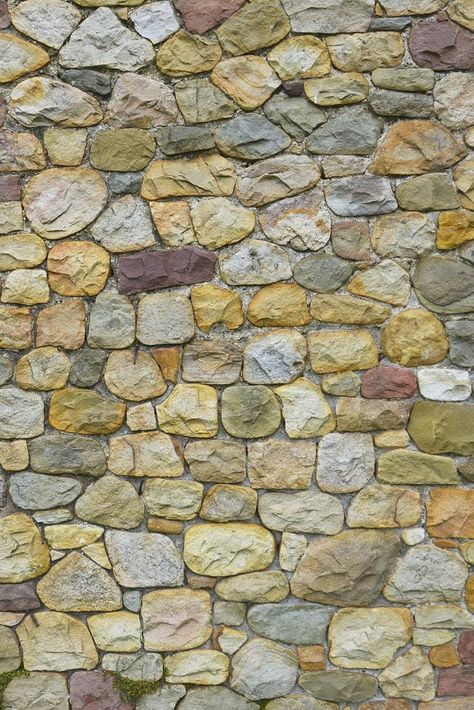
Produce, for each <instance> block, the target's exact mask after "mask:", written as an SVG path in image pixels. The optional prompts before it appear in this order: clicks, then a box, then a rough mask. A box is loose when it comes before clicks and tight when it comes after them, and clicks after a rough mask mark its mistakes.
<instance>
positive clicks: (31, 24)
mask: <svg viewBox="0 0 474 710" xmlns="http://www.w3.org/2000/svg"><path fill="white" fill-rule="evenodd" d="M11 20H12V24H13V26H14V27H15V28H16V29H17V30H18V31H19V32H22V33H23V34H25V35H27V36H28V37H31V38H32V39H34V40H36V41H38V42H41V43H42V44H45V45H46V46H47V47H52V48H54V49H59V48H60V47H61V46H62V45H63V43H64V42H65V41H66V39H67V38H68V37H69V35H70V34H71V32H72V31H73V29H75V27H76V26H77V24H78V23H79V22H80V20H81V15H80V12H79V11H78V10H77V8H75V7H74V6H73V5H68V4H67V3H65V2H62V1H61V0H47V1H46V2H45V3H43V4H42V5H41V6H38V4H37V3H36V2H34V0H26V1H25V2H22V3H20V4H19V5H17V6H16V7H15V8H13V9H12V13H11Z"/></svg>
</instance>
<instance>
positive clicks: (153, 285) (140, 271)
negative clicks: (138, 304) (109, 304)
mask: <svg viewBox="0 0 474 710" xmlns="http://www.w3.org/2000/svg"><path fill="white" fill-rule="evenodd" d="M216 258H217V257H216V255H215V254H213V253H212V252H209V251H206V250H205V249H201V248H200V247H182V249H172V250H171V249H170V250H169V251H149V252H146V253H145V254H132V255H127V256H121V257H119V261H118V268H117V274H118V290H119V291H120V293H138V292H139V291H151V290H154V289H158V288H169V287H170V286H186V285H188V284H197V283H201V282H202V281H210V280H211V279H212V277H213V274H214V263H215V261H216Z"/></svg>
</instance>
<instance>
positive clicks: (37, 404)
mask: <svg viewBox="0 0 474 710" xmlns="http://www.w3.org/2000/svg"><path fill="white" fill-rule="evenodd" d="M43 414H44V405H43V401H42V399H41V397H40V395H39V394H37V393H35V392H25V391H23V390H22V389H20V388H18V387H14V386H12V385H9V386H6V387H2V388H1V389H0V436H1V437H2V438H3V439H16V438H24V439H30V438H33V437H35V436H38V435H39V434H42V433H43V431H44V422H43Z"/></svg>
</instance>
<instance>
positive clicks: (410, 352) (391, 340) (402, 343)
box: [380, 308, 449, 367]
mask: <svg viewBox="0 0 474 710" xmlns="http://www.w3.org/2000/svg"><path fill="white" fill-rule="evenodd" d="M380 344H381V348H382V351H383V353H384V355H386V356H387V357H388V358H389V359H390V360H392V362H399V363H400V364H401V365H403V366H404V367H417V366H418V365H434V364H436V363H437V362H442V361H443V360H444V358H445V357H446V355H447V353H448V349H449V342H448V338H447V336H446V332H445V330H444V326H443V324H442V323H441V321H439V320H438V319H437V318H436V316H434V315H433V314H432V313H430V312H429V311H426V310H424V309H423V308H410V309H408V310H406V311H403V312H401V313H397V314H396V315H395V316H393V318H391V319H390V321H389V322H388V324H387V325H386V327H385V328H384V330H383V331H382V337H381V341H380Z"/></svg>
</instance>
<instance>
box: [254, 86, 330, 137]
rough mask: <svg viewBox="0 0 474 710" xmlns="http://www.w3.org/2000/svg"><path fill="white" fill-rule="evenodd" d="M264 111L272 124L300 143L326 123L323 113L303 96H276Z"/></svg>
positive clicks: (266, 105)
mask: <svg viewBox="0 0 474 710" xmlns="http://www.w3.org/2000/svg"><path fill="white" fill-rule="evenodd" d="M263 110H264V111H265V113H266V115H267V116H268V118H269V119H270V120H271V121H272V123H276V124H278V125H279V126H281V128H283V130H284V131H285V133H287V134H288V135H289V136H292V137H293V138H295V139H296V140H298V141H302V140H303V139H304V138H305V136H306V135H307V134H308V133H311V131H312V130H314V129H315V128H316V127H317V126H320V125H321V123H324V122H325V121H326V116H325V114H324V113H323V111H321V110H320V109H319V108H317V107H316V106H315V105H314V104H312V103H311V102H310V101H308V100H307V99H306V98H304V97H303V96H296V97H294V98H288V97H287V96H285V95H284V94H281V93H280V94H276V95H275V96H272V98H271V99H269V100H268V101H267V102H266V103H265V105H264V107H263Z"/></svg>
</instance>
